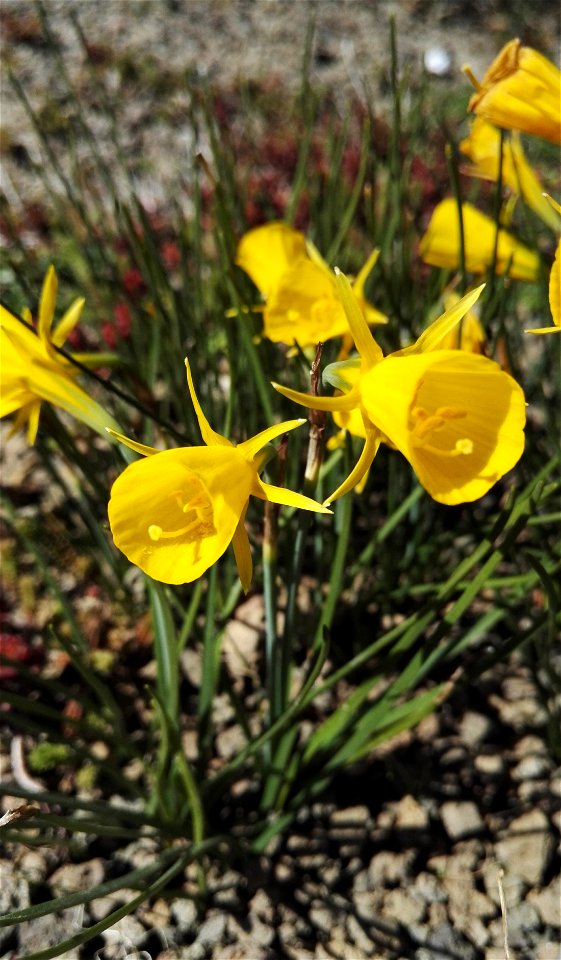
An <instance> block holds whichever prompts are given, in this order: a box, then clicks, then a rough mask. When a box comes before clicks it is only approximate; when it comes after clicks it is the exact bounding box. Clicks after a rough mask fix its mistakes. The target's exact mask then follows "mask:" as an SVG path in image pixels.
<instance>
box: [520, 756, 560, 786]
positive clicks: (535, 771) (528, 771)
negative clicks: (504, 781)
mask: <svg viewBox="0 0 561 960" xmlns="http://www.w3.org/2000/svg"><path fill="white" fill-rule="evenodd" d="M550 770H551V761H550V760H549V758H548V757H544V756H543V754H539V753H532V754H530V755H529V756H527V757H523V758H522V760H521V761H520V763H517V764H516V766H515V767H513V769H512V770H511V772H510V775H511V777H512V779H513V780H516V781H517V783H520V782H521V781H525V780H539V779H540V777H545V776H547V775H548V773H549V771H550Z"/></svg>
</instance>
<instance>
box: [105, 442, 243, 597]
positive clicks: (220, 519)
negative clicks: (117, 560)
mask: <svg viewBox="0 0 561 960" xmlns="http://www.w3.org/2000/svg"><path fill="white" fill-rule="evenodd" d="M255 475H256V474H255V471H254V469H253V468H252V467H251V465H250V464H248V463H247V461H246V460H245V459H244V458H243V457H242V456H241V455H240V454H239V453H238V452H237V450H236V449H235V447H229V448H226V447H224V446H209V447H180V448H179V449H177V450H164V451H162V452H160V453H156V454H154V455H153V456H150V457H146V458H145V459H144V460H137V461H135V462H134V463H131V464H130V465H129V466H128V467H127V468H126V469H125V470H124V471H123V473H122V474H121V475H120V476H119V477H117V479H116V481H115V483H114V484H113V487H112V490H111V499H110V501H109V507H108V511H109V523H110V525H111V532H112V534H113V539H114V541H115V544H116V545H117V547H118V548H119V550H121V551H122V552H123V553H124V554H125V556H127V557H128V559H129V560H130V561H131V562H132V563H134V564H136V565H137V566H138V567H140V568H141V569H142V570H144V571H145V572H146V573H147V574H148V575H149V576H151V577H153V578H154V580H160V581H162V582H163V583H190V582H191V581H193V580H196V579H197V578H198V577H200V576H201V575H202V574H203V573H204V572H205V571H206V570H208V568H209V567H210V566H212V564H213V563H215V562H216V560H218V558H219V557H220V556H222V554H223V553H224V551H225V550H226V548H227V547H228V545H229V544H230V543H231V541H232V539H233V537H234V534H235V532H236V528H237V527H238V524H239V521H240V518H241V517H242V516H243V515H244V513H245V509H246V506H247V501H248V498H249V493H250V489H251V485H252V483H253V479H254V477H255ZM238 546H239V542H238Z"/></svg>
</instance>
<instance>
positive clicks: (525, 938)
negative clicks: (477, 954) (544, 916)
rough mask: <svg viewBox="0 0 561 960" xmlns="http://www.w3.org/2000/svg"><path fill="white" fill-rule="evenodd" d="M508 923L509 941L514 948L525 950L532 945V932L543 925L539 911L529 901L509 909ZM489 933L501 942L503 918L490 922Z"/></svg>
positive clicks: (496, 940)
mask: <svg viewBox="0 0 561 960" xmlns="http://www.w3.org/2000/svg"><path fill="white" fill-rule="evenodd" d="M507 923H508V942H509V946H510V947H511V949H512V950H523V949H524V948H526V947H528V946H530V945H531V943H532V934H533V933H534V931H536V930H538V929H539V927H540V925H541V921H540V918H539V916H538V911H537V910H536V909H535V908H534V907H533V906H532V905H531V904H530V903H528V902H527V901H525V902H524V903H518V904H517V905H516V906H515V907H513V908H512V910H507ZM489 933H490V935H491V936H492V937H493V939H494V941H495V943H500V942H501V936H502V919H499V918H497V919H496V920H493V921H492V922H491V923H490V925H489Z"/></svg>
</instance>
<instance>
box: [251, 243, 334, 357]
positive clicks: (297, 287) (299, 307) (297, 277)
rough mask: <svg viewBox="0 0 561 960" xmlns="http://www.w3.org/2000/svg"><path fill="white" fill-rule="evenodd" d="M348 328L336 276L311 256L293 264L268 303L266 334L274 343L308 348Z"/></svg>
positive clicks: (265, 314) (265, 317)
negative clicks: (338, 292) (295, 344)
mask: <svg viewBox="0 0 561 960" xmlns="http://www.w3.org/2000/svg"><path fill="white" fill-rule="evenodd" d="M347 330H348V325H347V318H346V316H345V311H344V310H343V306H342V304H341V301H340V299H339V297H338V295H337V290H336V286H335V282H334V277H333V275H332V274H331V273H330V272H329V271H328V270H327V269H325V268H323V267H321V266H319V265H318V264H317V263H315V262H313V261H312V260H309V259H304V258H301V259H300V260H297V261H296V262H295V263H293V264H291V265H290V266H289V267H288V268H287V269H286V270H285V271H284V273H283V274H282V276H281V277H280V279H279V281H278V284H277V286H276V287H275V288H274V290H272V291H271V293H270V295H269V297H268V299H267V303H266V304H265V310H264V312H263V335H264V336H265V337H267V338H268V339H269V340H272V341H273V342H275V343H287V344H293V343H295V342H296V343H298V344H299V345H300V346H301V347H305V346H310V345H311V344H316V343H319V342H320V341H322V342H323V341H325V340H330V339H332V338H333V337H340V336H342V335H343V334H344V333H346V332H347Z"/></svg>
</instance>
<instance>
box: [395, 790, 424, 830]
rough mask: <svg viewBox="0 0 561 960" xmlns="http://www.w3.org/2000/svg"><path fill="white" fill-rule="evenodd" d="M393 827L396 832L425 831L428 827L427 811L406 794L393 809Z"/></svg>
mask: <svg viewBox="0 0 561 960" xmlns="http://www.w3.org/2000/svg"><path fill="white" fill-rule="evenodd" d="M395 826H396V828H397V829H398V830H426V829H427V828H428V826H429V814H428V811H427V810H425V808H424V807H422V806H421V804H420V803H419V802H418V800H416V799H415V797H413V796H411V794H409V793H408V794H406V796H405V797H402V799H401V800H400V801H399V803H398V804H397V806H396V808H395Z"/></svg>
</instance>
